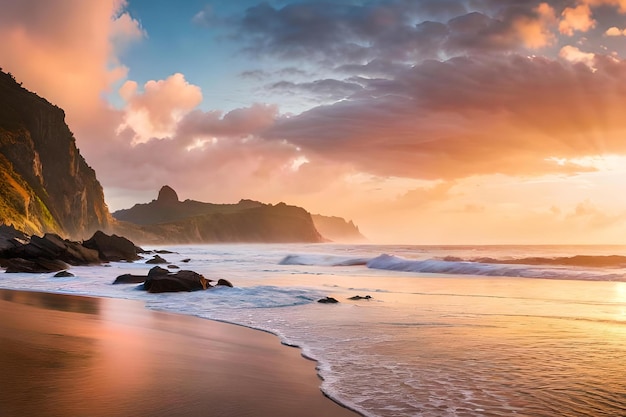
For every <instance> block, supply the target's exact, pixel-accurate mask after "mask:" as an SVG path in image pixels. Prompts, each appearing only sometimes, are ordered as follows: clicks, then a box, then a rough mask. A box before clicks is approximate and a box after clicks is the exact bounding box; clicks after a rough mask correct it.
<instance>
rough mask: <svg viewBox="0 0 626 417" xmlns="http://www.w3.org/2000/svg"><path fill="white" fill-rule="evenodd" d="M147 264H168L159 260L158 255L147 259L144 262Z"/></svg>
mask: <svg viewBox="0 0 626 417" xmlns="http://www.w3.org/2000/svg"><path fill="white" fill-rule="evenodd" d="M146 263H147V264H166V263H168V262H167V261H166V260H165V259H163V258H161V257H160V256H159V255H154V257H153V258H152V259H148V260H147V261H146Z"/></svg>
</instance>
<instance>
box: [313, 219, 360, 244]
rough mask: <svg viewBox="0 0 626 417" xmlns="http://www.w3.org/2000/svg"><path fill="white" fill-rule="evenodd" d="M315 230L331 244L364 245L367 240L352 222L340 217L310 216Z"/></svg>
mask: <svg viewBox="0 0 626 417" xmlns="http://www.w3.org/2000/svg"><path fill="white" fill-rule="evenodd" d="M311 217H312V219H313V223H315V228H316V229H317V230H318V231H319V232H320V233H321V234H322V236H324V237H325V238H327V239H330V240H332V241H333V242H344V243H365V242H367V239H366V238H365V236H363V235H362V234H361V232H360V231H359V228H358V227H357V226H356V225H355V224H354V223H353V222H352V220H350V221H346V220H345V219H343V218H341V217H336V216H322V215H321V214H313V215H311Z"/></svg>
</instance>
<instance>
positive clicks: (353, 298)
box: [348, 295, 372, 301]
mask: <svg viewBox="0 0 626 417" xmlns="http://www.w3.org/2000/svg"><path fill="white" fill-rule="evenodd" d="M371 299H372V296H371V295H366V296H365V297H361V296H360V295H355V296H354V297H349V298H348V300H355V301H357V300H371Z"/></svg>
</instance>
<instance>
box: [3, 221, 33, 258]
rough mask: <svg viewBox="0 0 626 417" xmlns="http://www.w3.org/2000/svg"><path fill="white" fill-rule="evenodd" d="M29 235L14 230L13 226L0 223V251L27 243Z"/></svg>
mask: <svg viewBox="0 0 626 417" xmlns="http://www.w3.org/2000/svg"><path fill="white" fill-rule="evenodd" d="M29 240H30V236H28V235H27V234H25V233H22V232H20V231H19V230H15V228H14V227H13V226H7V225H5V224H2V225H0V253H1V252H2V251H5V250H7V249H13V248H15V247H17V246H22V245H25V244H26V243H28V241H29Z"/></svg>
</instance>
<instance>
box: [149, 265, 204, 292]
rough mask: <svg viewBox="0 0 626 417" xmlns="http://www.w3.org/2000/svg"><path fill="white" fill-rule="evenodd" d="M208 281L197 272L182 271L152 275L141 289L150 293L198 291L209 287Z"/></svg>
mask: <svg viewBox="0 0 626 417" xmlns="http://www.w3.org/2000/svg"><path fill="white" fill-rule="evenodd" d="M209 281H210V280H208V279H206V278H205V277H204V276H202V275H200V274H198V273H197V272H193V271H187V270H182V271H178V272H176V273H175V274H169V273H168V274H160V273H159V274H153V275H151V276H148V277H146V280H145V282H144V284H143V288H144V289H145V290H146V291H148V292H151V293H161V292H178V291H199V290H206V289H207V288H209V287H210V284H209Z"/></svg>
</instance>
